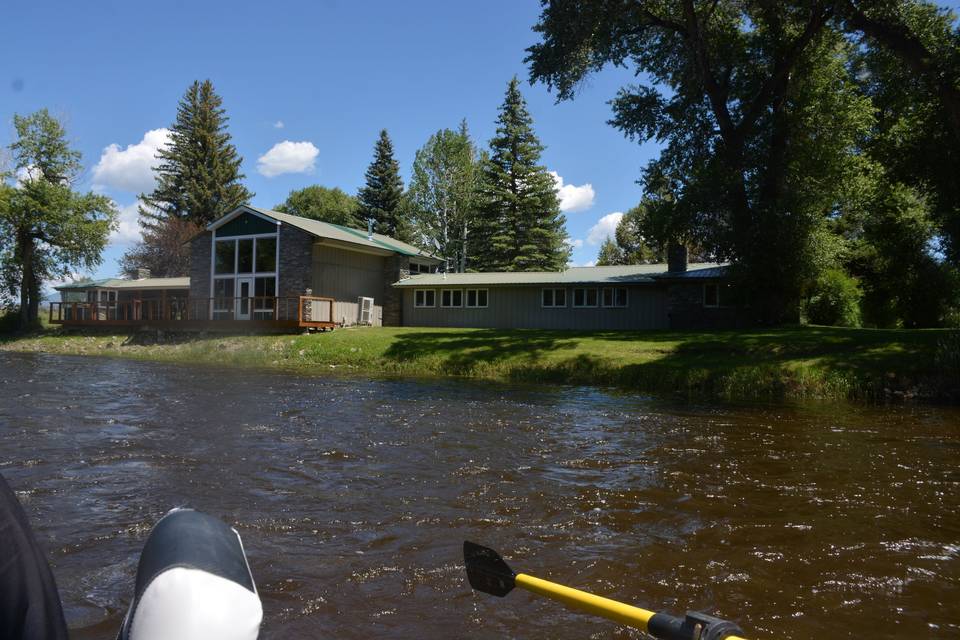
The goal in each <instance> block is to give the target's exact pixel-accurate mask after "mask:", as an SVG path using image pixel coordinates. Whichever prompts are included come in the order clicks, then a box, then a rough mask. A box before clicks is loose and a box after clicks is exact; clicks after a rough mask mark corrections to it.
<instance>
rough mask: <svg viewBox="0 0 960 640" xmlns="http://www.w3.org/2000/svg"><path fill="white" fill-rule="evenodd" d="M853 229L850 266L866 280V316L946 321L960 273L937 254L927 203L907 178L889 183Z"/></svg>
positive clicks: (896, 322) (886, 323) (879, 322)
mask: <svg viewBox="0 0 960 640" xmlns="http://www.w3.org/2000/svg"><path fill="white" fill-rule="evenodd" d="M858 222H859V224H857V225H855V226H854V227H853V228H852V229H849V230H848V233H849V234H850V235H851V236H852V239H851V241H850V245H851V247H852V249H851V251H850V258H849V263H850V270H851V271H852V272H853V273H854V274H855V275H857V276H858V277H859V278H860V279H861V281H862V282H863V287H864V293H865V295H864V300H863V311H864V322H865V324H867V325H869V326H878V327H895V326H907V327H923V326H926V327H929V326H940V325H941V324H942V323H943V321H944V319H945V316H946V315H947V313H948V311H949V309H950V307H951V305H954V304H956V302H957V296H958V293H957V292H958V288H957V283H958V280H957V274H956V272H955V270H954V269H953V268H951V267H950V265H949V264H947V263H945V262H942V261H940V260H938V259H937V258H935V257H934V256H933V255H932V254H931V242H932V241H933V239H934V235H935V225H934V223H933V221H932V220H931V217H930V214H929V209H928V206H927V203H926V201H925V200H924V199H922V198H920V197H919V196H918V195H917V194H916V192H915V191H914V190H913V189H911V188H910V187H907V186H906V185H903V184H891V185H884V186H883V187H882V188H879V189H878V190H877V193H876V194H875V196H874V197H873V198H872V199H871V201H870V202H869V204H868V210H867V211H866V212H865V214H864V215H863V216H862V217H861V218H859V219H858Z"/></svg>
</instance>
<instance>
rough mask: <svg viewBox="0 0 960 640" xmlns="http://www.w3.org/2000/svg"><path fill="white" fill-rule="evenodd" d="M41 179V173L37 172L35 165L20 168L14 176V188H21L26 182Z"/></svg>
mask: <svg viewBox="0 0 960 640" xmlns="http://www.w3.org/2000/svg"><path fill="white" fill-rule="evenodd" d="M39 177H40V172H39V171H37V169H36V167H35V166H34V165H30V166H28V167H20V168H19V169H17V172H16V173H15V174H14V176H13V182H14V186H15V187H17V188H20V187H21V186H22V185H23V183H24V182H28V181H30V180H34V179H36V178H39Z"/></svg>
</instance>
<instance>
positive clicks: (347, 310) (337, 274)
mask: <svg viewBox="0 0 960 640" xmlns="http://www.w3.org/2000/svg"><path fill="white" fill-rule="evenodd" d="M385 261H386V259H385V258H384V257H382V256H375V255H371V254H368V253H360V252H357V251H348V250H346V249H339V248H336V247H326V246H324V245H323V244H321V243H316V244H314V245H313V294H314V295H316V296H323V297H325V298H333V299H334V300H336V301H337V303H336V305H335V306H334V316H333V319H334V321H335V322H344V323H345V324H355V323H356V322H357V317H358V315H357V313H358V310H357V298H359V297H360V296H364V297H367V298H373V304H374V309H373V324H374V325H380V324H381V322H382V317H383V287H384V282H383V275H384V268H385V267H384V263H385Z"/></svg>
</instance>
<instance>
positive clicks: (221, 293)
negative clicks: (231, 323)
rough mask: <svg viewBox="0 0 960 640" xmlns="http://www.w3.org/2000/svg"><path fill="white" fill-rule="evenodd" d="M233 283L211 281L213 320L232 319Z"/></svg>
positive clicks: (227, 280) (231, 279) (223, 280)
mask: <svg viewBox="0 0 960 640" xmlns="http://www.w3.org/2000/svg"><path fill="white" fill-rule="evenodd" d="M230 244H233V243H230ZM233 283H234V280H233V278H216V279H215V280H214V281H213V319H214V320H228V319H230V318H232V317H233V305H234V300H233Z"/></svg>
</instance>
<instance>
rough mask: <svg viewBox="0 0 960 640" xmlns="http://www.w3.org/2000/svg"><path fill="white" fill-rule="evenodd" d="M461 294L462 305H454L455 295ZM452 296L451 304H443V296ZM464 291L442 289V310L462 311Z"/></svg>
mask: <svg viewBox="0 0 960 640" xmlns="http://www.w3.org/2000/svg"><path fill="white" fill-rule="evenodd" d="M458 292H459V293H460V304H453V297H454V294H455V293H458ZM445 293H449V294H450V304H444V303H443V294H445ZM463 297H464V296H463V289H440V308H441V309H462V308H463V302H464V300H463Z"/></svg>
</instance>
